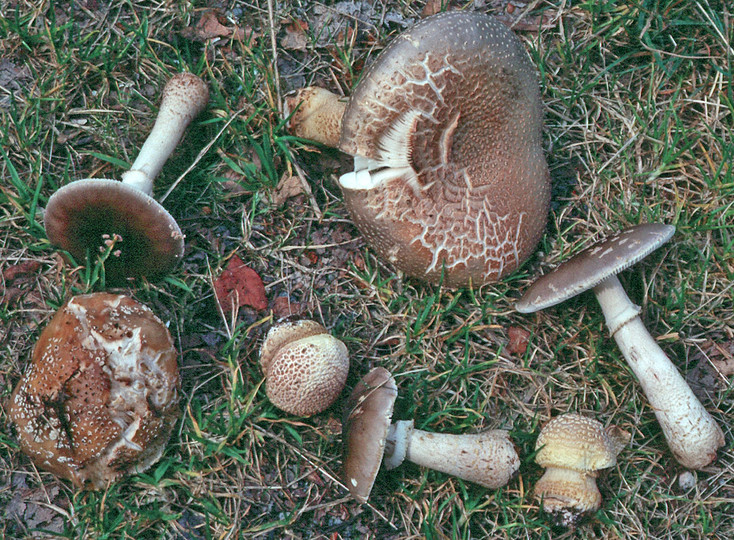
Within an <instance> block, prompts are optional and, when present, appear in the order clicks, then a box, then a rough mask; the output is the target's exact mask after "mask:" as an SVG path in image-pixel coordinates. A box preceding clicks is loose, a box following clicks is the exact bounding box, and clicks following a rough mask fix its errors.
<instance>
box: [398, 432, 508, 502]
mask: <svg viewBox="0 0 734 540" xmlns="http://www.w3.org/2000/svg"><path fill="white" fill-rule="evenodd" d="M406 459H407V460H408V461H410V462H412V463H415V464H416V465H420V466H421V467H426V468H428V469H433V470H435V471H439V472H442V473H446V474H450V475H452V476H456V477H457V478H461V479H463V480H467V481H469V482H474V483H475V484H479V485H480V486H484V487H486V488H490V489H497V488H499V487H502V486H504V485H506V484H507V483H508V482H509V481H510V479H511V478H512V475H513V474H514V473H515V472H516V471H517V467H518V465H519V460H518V456H517V451H516V450H515V445H514V444H513V443H512V441H511V440H510V437H509V433H508V432H507V431H505V430H501V429H493V430H489V431H485V432H482V433H474V434H464V435H454V434H450V433H432V432H428V431H423V430H421V429H415V428H414V426H413V420H401V421H398V422H394V423H393V424H391V425H390V428H389V429H388V433H387V439H386V441H385V457H384V463H385V468H386V469H388V470H390V469H394V468H395V467H397V466H398V465H400V464H401V463H402V462H403V461H404V460H406Z"/></svg>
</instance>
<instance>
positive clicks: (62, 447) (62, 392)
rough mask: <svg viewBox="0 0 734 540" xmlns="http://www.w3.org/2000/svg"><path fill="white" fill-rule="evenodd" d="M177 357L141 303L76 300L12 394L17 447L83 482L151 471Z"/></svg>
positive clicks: (167, 416)
mask: <svg viewBox="0 0 734 540" xmlns="http://www.w3.org/2000/svg"><path fill="white" fill-rule="evenodd" d="M176 356H177V355H176V349H175V348H174V346H173V341H172V339H171V335H170V333H169V332H168V329H167V328H166V325H165V324H163V322H161V320H160V319H159V318H158V317H156V316H155V315H154V314H153V312H152V311H151V310H150V309H149V308H147V307H146V306H144V305H142V304H140V303H138V302H136V301H135V300H133V299H132V298H129V297H126V296H121V295H113V294H108V293H97V294H88V295H81V296H75V297H73V298H72V299H70V300H69V301H68V302H67V303H66V304H65V305H64V306H63V307H62V308H61V309H60V310H59V311H58V312H57V313H56V315H55V316H54V317H53V319H52V320H51V322H50V323H49V324H48V326H47V327H46V328H45V329H44V330H43V332H42V333H41V336H40V338H39V340H38V343H37V344H36V347H35V349H34V350H33V358H32V362H31V364H30V366H29V369H28V371H27V372H26V373H25V375H24V376H23V378H22V379H21V380H20V381H19V382H18V384H17V386H16V387H15V390H14V391H13V394H12V395H11V397H10V402H9V403H10V409H9V416H10V419H11V420H12V421H13V422H14V424H15V425H16V428H17V433H18V439H19V442H20V448H21V450H22V451H23V452H24V453H25V454H27V455H28V456H29V457H30V458H31V459H32V460H33V462H34V463H35V464H36V465H37V466H38V467H40V468H42V469H45V470H48V471H50V472H52V473H54V474H56V475H58V476H59V477H61V478H65V479H67V480H71V481H72V482H73V483H74V484H75V485H76V486H78V487H83V488H91V489H101V488H104V487H105V486H106V485H107V484H108V483H109V482H112V481H115V480H117V479H118V478H119V477H120V476H122V475H124V474H129V473H132V472H140V471H143V470H145V469H147V468H148V467H150V466H151V465H152V464H153V463H155V462H156V461H157V460H158V459H159V458H160V456H161V454H162V452H163V449H164V446H165V444H166V442H167V441H168V439H169V436H170V434H171V430H172V429H173V425H174V424H175V422H176V419H177V417H178V412H179V411H178V391H179V377H178V366H177V360H176Z"/></svg>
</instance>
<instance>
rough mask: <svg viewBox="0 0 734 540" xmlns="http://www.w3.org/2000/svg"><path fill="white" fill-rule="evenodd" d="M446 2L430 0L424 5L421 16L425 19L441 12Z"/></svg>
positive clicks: (444, 0) (443, 0)
mask: <svg viewBox="0 0 734 540" xmlns="http://www.w3.org/2000/svg"><path fill="white" fill-rule="evenodd" d="M445 3H446V0H428V2H426V5H425V6H423V10H422V11H421V17H422V18H424V19H425V18H426V17H430V16H431V15H435V14H436V13H439V12H440V11H441V10H442V9H443V8H444V4H445Z"/></svg>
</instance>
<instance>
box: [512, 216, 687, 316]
mask: <svg viewBox="0 0 734 540" xmlns="http://www.w3.org/2000/svg"><path fill="white" fill-rule="evenodd" d="M674 233H675V227H674V226H673V225H665V224H662V223H645V224H642V225H635V226H634V227H630V228H629V229H625V230H624V231H621V232H619V233H617V234H615V235H614V236H611V237H609V238H606V239H604V240H602V241H600V242H597V243H596V244H594V245H592V246H590V247H588V248H586V249H584V250H583V251H581V252H579V253H578V254H577V255H576V256H574V257H572V258H571V259H569V260H568V261H565V262H564V263H562V264H561V265H560V266H558V268H556V269H555V270H553V271H552V272H550V273H548V274H546V275H544V276H543V277H541V278H539V279H538V280H537V281H535V283H533V284H532V285H531V286H530V287H529V288H528V290H527V291H525V294H523V296H522V298H521V299H520V300H519V301H518V302H517V304H515V308H516V309H517V310H518V311H519V312H520V313H532V312H534V311H539V310H541V309H545V308H547V307H551V306H554V305H556V304H560V303H561V302H563V301H565V300H568V299H569V298H572V297H573V296H576V295H577V294H581V293H582V292H584V291H587V290H589V289H592V288H594V287H596V286H597V285H599V284H600V283H601V282H602V281H604V280H605V279H607V278H609V277H611V276H613V275H615V274H618V273H619V272H621V271H622V270H624V269H626V268H628V267H630V266H632V265H633V264H635V263H637V262H638V261H640V260H642V259H644V258H645V257H646V256H647V255H649V254H650V253H652V252H653V251H655V250H656V249H657V248H659V247H660V246H662V245H663V244H664V243H665V242H667V241H668V240H670V238H671V237H672V236H673V234H674Z"/></svg>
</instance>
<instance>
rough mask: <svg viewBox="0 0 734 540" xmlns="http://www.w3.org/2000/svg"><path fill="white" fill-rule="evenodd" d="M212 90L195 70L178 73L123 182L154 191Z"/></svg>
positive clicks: (145, 190) (166, 90)
mask: <svg viewBox="0 0 734 540" xmlns="http://www.w3.org/2000/svg"><path fill="white" fill-rule="evenodd" d="M208 100H209V90H208V88H207V86H206V83H205V82H204V81H202V80H201V79H200V78H199V77H197V76H196V75H193V74H192V73H177V74H176V75H174V76H173V77H171V80H169V81H168V83H167V84H166V86H165V88H164V89H163V98H162V99H161V105H160V108H159V110H158V116H157V117H156V121H155V124H154V125H153V129H152V130H151V132H150V134H149V135H148V138H147V139H146V140H145V143H143V147H142V148H141V149H140V153H139V154H138V157H137V158H135V161H134V162H133V164H132V166H131V167H130V170H129V171H127V172H125V173H124V174H123V175H122V182H123V183H125V184H127V185H129V186H131V187H134V188H136V189H139V190H140V191H142V192H143V193H145V194H146V195H150V194H151V193H152V192H153V180H155V178H156V176H158V173H160V172H161V169H162V168H163V165H164V164H165V162H166V161H167V160H168V158H169V157H170V156H171V154H172V153H173V150H174V149H175V148H176V146H177V145H178V143H179V141H180V140H181V137H182V136H183V134H184V131H185V130H186V127H187V126H188V125H189V124H190V123H191V121H192V120H193V119H194V118H195V117H196V116H197V115H198V114H199V113H200V112H201V111H202V110H203V109H204V107H206V104H207V102H208Z"/></svg>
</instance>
